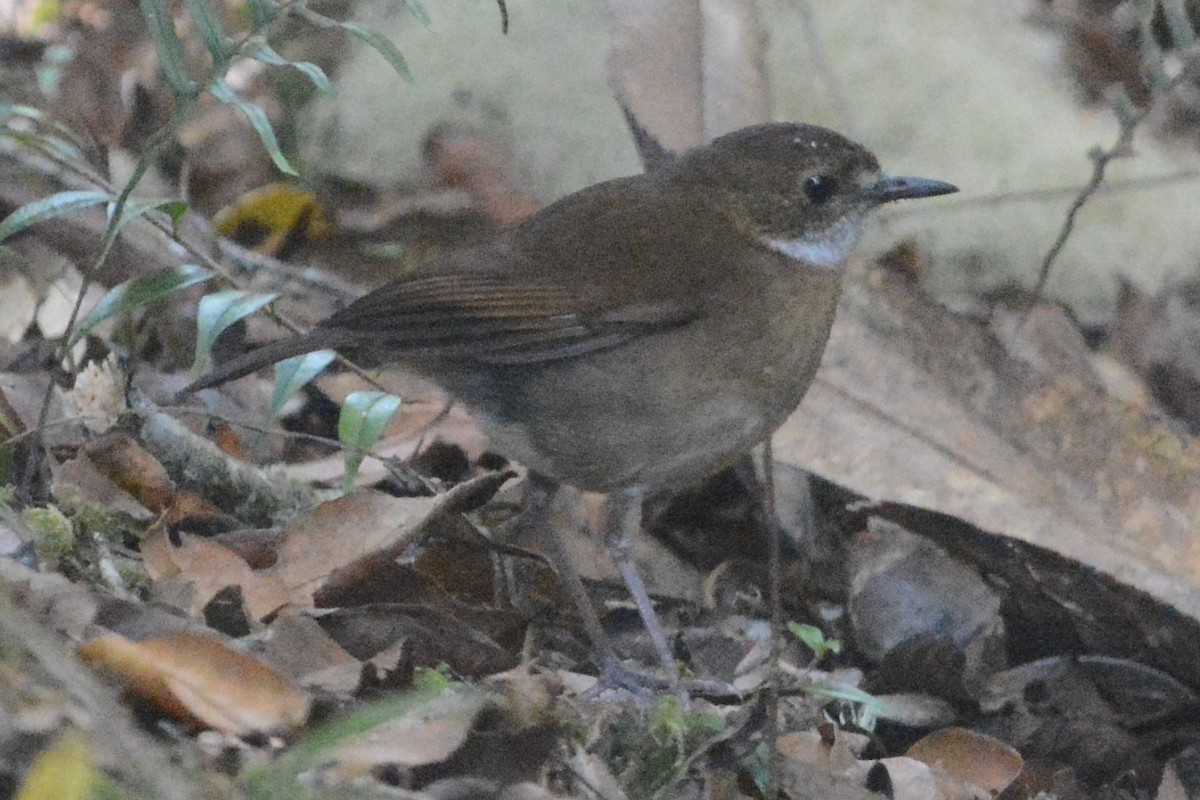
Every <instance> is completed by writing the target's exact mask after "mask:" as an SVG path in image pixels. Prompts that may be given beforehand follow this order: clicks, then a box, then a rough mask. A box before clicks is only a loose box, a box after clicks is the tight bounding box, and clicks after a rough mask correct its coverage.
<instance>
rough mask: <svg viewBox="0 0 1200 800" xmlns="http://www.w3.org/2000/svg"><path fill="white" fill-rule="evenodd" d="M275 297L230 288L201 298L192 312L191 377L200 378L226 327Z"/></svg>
mask: <svg viewBox="0 0 1200 800" xmlns="http://www.w3.org/2000/svg"><path fill="white" fill-rule="evenodd" d="M278 296H279V295H276V294H251V293H250V292H243V291H240V290H237V289H230V290H228V291H224V292H216V293H214V294H210V295H206V296H205V297H203V298H201V300H200V305H199V307H198V308H197V309H196V360H195V361H194V362H193V363H192V375H193V376H194V377H197V378H198V377H200V373H201V372H202V371H203V370H204V365H205V363H207V362H208V356H209V353H211V352H212V347H213V344H214V343H216V341H217V337H218V336H220V335H221V334H222V333H223V332H224V331H225V329H226V328H228V327H229V326H230V325H232V324H233V323H235V322H237V321H238V320H239V319H242V318H243V317H248V316H250V315H251V314H253V313H254V312H255V311H258V310H259V309H260V308H262V307H263V306H265V305H266V304H267V303H270V302H272V301H273V300H274V299H275V298H276V297H278Z"/></svg>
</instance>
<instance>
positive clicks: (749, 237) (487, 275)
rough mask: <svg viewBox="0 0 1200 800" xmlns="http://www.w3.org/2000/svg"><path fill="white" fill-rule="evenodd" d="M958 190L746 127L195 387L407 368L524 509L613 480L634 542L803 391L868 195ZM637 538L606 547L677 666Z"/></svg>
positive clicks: (871, 203) (386, 291)
mask: <svg viewBox="0 0 1200 800" xmlns="http://www.w3.org/2000/svg"><path fill="white" fill-rule="evenodd" d="M954 191H957V189H956V188H955V187H954V186H951V185H950V184H948V183H942V182H940V181H933V180H926V179H920V178H897V177H885V176H883V175H882V174H881V172H880V168H879V164H878V162H877V161H876V159H875V157H874V156H873V155H872V154H871V153H870V152H869V151H868V150H866V149H865V148H863V147H862V146H860V145H858V144H855V143H854V142H852V141H850V140H848V139H846V138H845V137H843V136H841V135H839V134H837V133H835V132H833V131H830V130H826V129H824V128H819V127H815V126H811V125H800V124H790V123H778V124H766V125H757V126H754V127H750V128H745V129H743V130H739V131H736V132H734V133H731V134H728V135H726V136H722V137H721V138H719V139H717V140H715V141H713V142H712V143H710V144H708V145H705V146H703V147H699V148H696V149H695V150H692V151H690V152H688V153H686V154H684V155H682V156H680V157H679V158H678V159H676V160H674V161H672V162H670V163H668V164H666V165H665V166H663V167H661V168H660V169H657V170H655V171H653V172H651V173H649V174H645V175H638V176H635V177H629V178H620V179H617V180H612V181H607V182H605V183H600V184H597V185H595V186H592V187H590V188H587V189H584V190H582V191H580V192H576V193H575V194H572V195H569V196H567V197H565V198H563V199H561V200H559V201H558V202H556V203H554V204H552V205H550V206H548V207H547V208H544V209H542V210H541V211H540V212H538V213H537V214H535V215H534V216H532V217H531V218H529V219H528V220H527V221H525V222H524V223H522V224H520V225H518V226H517V227H515V228H512V229H510V230H507V231H505V232H503V233H501V234H499V235H497V236H496V237H495V238H494V239H492V240H491V241H490V242H488V243H486V244H483V245H480V246H477V247H473V248H469V249H464V250H461V251H458V252H455V253H451V254H449V255H446V256H444V257H442V258H439V259H435V260H433V261H431V262H428V263H426V264H424V265H422V267H421V268H420V269H419V270H418V271H417V272H416V273H415V274H413V275H410V276H406V277H404V278H401V279H398V280H395V281H392V282H390V283H388V284H386V285H384V286H382V287H380V288H378V289H376V290H374V291H372V292H370V293H369V294H367V295H365V296H364V297H362V298H360V299H359V300H357V301H355V302H354V303H352V304H351V305H349V306H348V307H346V308H345V309H343V310H341V311H339V312H337V313H336V314H334V315H332V316H331V317H329V318H328V319H326V320H325V321H324V322H321V323H320V324H318V325H317V327H316V328H314V329H313V330H312V331H311V332H309V333H306V334H302V335H299V336H293V337H290V338H286V339H282V340H280V341H276V342H272V343H270V344H267V345H265V346H264V347H262V348H260V349H257V350H254V351H252V352H250V353H247V354H245V355H242V356H240V357H238V358H235V359H233V360H232V361H230V362H228V363H226V364H223V365H221V366H220V367H218V368H217V369H216V370H215V371H214V372H213V373H211V374H210V375H208V376H206V377H204V378H202V379H200V380H199V381H197V382H196V383H194V384H192V386H191V387H189V389H190V390H198V389H202V388H205V387H209V386H213V385H215V384H218V383H221V382H223V381H227V380H230V379H233V378H237V377H240V376H242V375H246V374H248V373H250V372H252V371H254V370H256V369H258V368H260V367H263V366H265V365H267V364H270V363H272V362H275V361H278V360H280V359H283V358H287V357H291V356H295V355H299V354H301V353H307V352H310V351H313V350H320V349H326V348H333V349H336V350H338V351H339V352H341V353H343V354H344V355H346V356H348V357H350V358H351V359H353V360H355V361H359V362H362V363H368V364H370V363H398V364H403V365H406V366H408V367H410V368H412V369H413V370H415V371H417V372H419V373H422V374H424V375H426V376H427V377H429V378H432V379H433V380H434V381H436V382H438V383H439V384H441V385H442V386H443V387H444V388H445V389H446V390H447V391H448V392H449V393H450V394H451V395H452V396H453V397H455V398H457V399H458V400H460V401H461V402H462V403H464V404H465V405H466V406H467V407H468V408H469V409H470V410H471V411H472V412H473V413H474V415H475V416H476V418H477V419H478V421H479V422H480V423H481V425H482V426H483V427H484V429H485V430H486V432H487V433H488V435H489V436H490V437H491V440H492V442H493V444H494V445H495V447H496V449H497V450H499V451H500V452H501V453H503V454H505V455H507V456H509V457H510V458H512V459H514V460H516V461H519V462H521V463H523V464H525V465H526V466H527V467H528V468H529V469H530V471H531V475H532V476H533V481H532V486H533V489H534V491H533V495H532V497H531V505H532V506H535V507H538V508H541V507H544V506H545V505H546V504H547V503H548V502H549V498H550V497H551V495H552V494H553V491H554V489H555V487H556V486H557V485H558V484H570V485H572V486H575V487H578V488H580V489H587V490H592V491H597V492H604V493H607V494H608V495H609V496H610V512H609V513H610V532H611V534H612V540H613V541H614V542H617V543H622V542H624V541H625V538H624V537H625V534H627V533H628V532H629V531H630V530H631V529H632V528H635V527H636V526H637V525H638V524H639V521H640V508H641V499H642V495H643V493H644V491H645V490H646V489H653V488H658V487H669V486H677V485H682V484H686V483H688V482H691V481H694V480H696V479H699V478H702V477H705V476H706V475H708V474H710V473H712V472H715V471H716V470H718V469H720V468H721V467H723V466H726V465H728V464H730V463H732V462H733V461H734V460H735V459H737V458H738V457H739V456H741V455H743V454H745V453H746V452H748V451H749V450H750V449H751V448H753V447H754V446H755V445H757V444H758V443H760V442H762V441H764V440H765V439H766V438H767V437H768V436H770V435H771V433H772V432H773V431H774V430H775V429H776V428H777V427H778V426H779V425H780V424H781V423H782V422H783V420H784V419H785V418H786V417H787V416H788V415H789V414H790V413H791V412H792V410H793V409H795V408H796V406H797V405H798V404H799V402H800V399H801V398H802V397H803V396H804V393H805V391H806V390H807V389H808V386H809V383H810V382H811V381H812V378H813V374H814V373H815V372H816V369H817V364H818V362H819V361H820V359H821V353H822V351H823V350H824V348H825V342H826V340H827V339H828V337H829V329H830V325H831V324H832V322H833V316H834V309H835V308H836V306H837V303H838V296H839V294H840V290H841V282H842V270H843V267H844V265H845V263H846V260H847V258H848V257H849V255H850V252H851V249H852V248H853V246H854V244H855V242H856V240H857V239H858V236H859V233H860V231H861V230H862V227H863V221H864V219H865V217H866V215H867V213H868V212H869V211H871V210H872V209H873V208H875V207H877V206H879V205H882V204H883V203H888V202H891V201H893V200H901V199H905V198H918V197H932V196H935V195H942V194H948V193H950V192H954ZM626 550H627V548H625V547H621V546H618V547H617V548H615V553H614V555H615V557H616V558H617V560H618V564H619V565H620V566H621V569H622V574H623V575H624V576H625V578H626V582H627V583H628V584H630V589H631V591H632V592H633V593H634V595H635V598H637V600H638V603H639V607H640V608H641V610H642V612H643V616H644V617H646V618H647V626H648V627H649V628H650V630H651V633H652V635H653V636H654V637H655V642H656V644H657V646H658V648H659V651H660V657H662V659H663V660H664V662H665V663H667V664H668V665H669V666H672V667H673V664H672V663H671V660H670V652H669V648H668V647H667V646H666V642H665V639H664V638H663V636H662V633H661V630H659V629H658V627H657V622H656V621H655V620H654V619H653V607H652V606H651V605H650V602H649V600H648V599H647V598H646V597H645V590H644V589H643V588H642V587H641V585H640V581H638V580H637V576H636V573H635V572H634V571H633V569H632V565H631V564H630V563H629V562H628V558H627V555H626V552H625V551H626ZM556 560H557V561H558V562H559V563H558V564H557V566H558V567H559V568H560V570H563V571H564V574H565V577H566V579H567V582H568V585H569V586H570V587H571V588H572V592H573V594H574V595H575V597H576V600H577V602H578V603H580V604H581V609H580V610H581V613H583V615H584V620H585V622H586V623H587V625H588V628H589V633H590V634H591V636H592V637H593V639H596V640H597V646H598V647H600V648H601V652H602V655H603V656H604V657H605V659H606V661H610V662H611V660H612V658H613V656H612V651H611V648H610V647H609V645H608V644H607V640H606V639H605V638H604V637H603V632H602V630H601V629H600V626H599V622H598V621H597V620H596V618H595V612H594V610H593V609H592V608H591V606H590V605H589V604H588V602H587V599H586V596H585V595H583V594H582V586H581V585H579V583H578V578H577V577H574V573H573V572H572V571H570V570H568V569H567V567H568V565H567V564H565V563H564V559H563V557H562V554H561V551H559V552H558V555H557V558H556ZM610 665H611V663H610Z"/></svg>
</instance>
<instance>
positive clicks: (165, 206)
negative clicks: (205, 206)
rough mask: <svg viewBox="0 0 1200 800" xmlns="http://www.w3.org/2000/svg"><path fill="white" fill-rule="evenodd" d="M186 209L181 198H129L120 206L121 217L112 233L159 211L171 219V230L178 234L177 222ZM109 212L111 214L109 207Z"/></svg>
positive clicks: (181, 218) (186, 205)
mask: <svg viewBox="0 0 1200 800" xmlns="http://www.w3.org/2000/svg"><path fill="white" fill-rule="evenodd" d="M187 209H188V204H187V203H185V202H184V201H182V200H134V199H132V198H131V199H129V200H127V201H125V205H124V206H122V207H121V218H120V219H119V220H117V225H116V230H115V231H113V233H118V232H120V231H121V229H122V228H124V227H125V226H126V225H128V224H129V223H131V222H133V221H134V220H135V219H138V218H139V217H144V216H146V215H147V214H149V213H152V212H155V211H161V212H162V213H164V214H166V215H167V218H168V219H170V220H171V232H172V233H174V234H176V235H178V233H179V223H180V222H181V221H182V220H183V215H184V214H185V213H186V212H187ZM109 213H110V215H111V213H112V212H111V208H110V212H109Z"/></svg>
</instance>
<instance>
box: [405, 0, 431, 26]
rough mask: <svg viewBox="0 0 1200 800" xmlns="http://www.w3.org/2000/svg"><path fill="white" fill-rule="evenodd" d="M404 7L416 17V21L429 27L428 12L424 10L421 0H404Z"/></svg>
mask: <svg viewBox="0 0 1200 800" xmlns="http://www.w3.org/2000/svg"><path fill="white" fill-rule="evenodd" d="M404 7H405V8H407V9H408V13H410V14H412V15H413V17H415V18H416V20H417V22H419V23H421V24H422V25H424V26H425V27H426V28H428V27H429V23H430V19H429V12H428V11H426V10H425V6H424V4H422V3H421V0H404Z"/></svg>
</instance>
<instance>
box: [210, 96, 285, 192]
mask: <svg viewBox="0 0 1200 800" xmlns="http://www.w3.org/2000/svg"><path fill="white" fill-rule="evenodd" d="M209 91H210V92H212V96H213V97H215V98H217V99H218V100H220V101H221V102H222V103H228V104H229V105H231V106H234V107H235V108H237V109H238V110H239V111H241V112H242V113H243V114H245V115H246V119H248V120H250V127H252V128H254V132H255V133H257V134H258V138H259V139H261V140H262V143H263V146H264V147H266V148H267V154H268V155H270V156H271V160H272V161H274V162H275V166H276V167H277V168H278V169H279V171H280V172H282V173H284V174H285V175H299V174H300V173H298V172H296V170H295V168H294V167H293V166H292V165H291V164H290V163H288V160H287V157H286V156H284V154H283V150H281V149H280V148H279V140H278V139H276V138H275V129H274V128H272V127H271V121H270V120H269V119H267V112H265V111H263V110H262V109H261V108H259V107H258V106H256V105H254V104H253V103H247V102H246V101H245V100H243V99H241V98H240V97H238V96H237V93H236V92H234V91H233V87H231V86H230V85H229V84H228V83H226V82H225V81H223V80H217V81H214V82H213V85H212V86H211V87H209Z"/></svg>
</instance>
